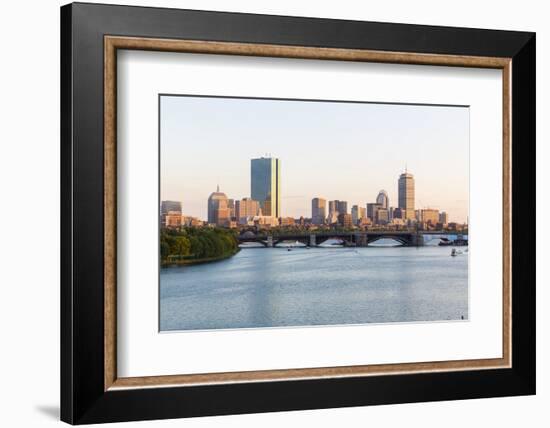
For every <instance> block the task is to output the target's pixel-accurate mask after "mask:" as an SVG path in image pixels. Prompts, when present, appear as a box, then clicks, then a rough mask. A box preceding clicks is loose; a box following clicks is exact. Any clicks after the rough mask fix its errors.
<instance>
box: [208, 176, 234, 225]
mask: <svg viewBox="0 0 550 428" xmlns="http://www.w3.org/2000/svg"><path fill="white" fill-rule="evenodd" d="M228 201H229V199H228V198H227V196H226V194H225V193H223V192H220V186H218V187H217V188H216V191H215V192H213V193H211V194H210V196H209V197H208V223H210V224H216V225H218V226H223V225H225V224H226V223H227V222H228V221H229V220H230V216H229V214H230V209H229V205H228Z"/></svg>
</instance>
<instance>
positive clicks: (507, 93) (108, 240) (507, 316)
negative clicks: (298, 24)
mask: <svg viewBox="0 0 550 428" xmlns="http://www.w3.org/2000/svg"><path fill="white" fill-rule="evenodd" d="M118 49H132V50H148V51H170V52H182V53H202V54H223V55H244V56H263V57H280V58H299V59H322V60H337V61H362V62H382V63H395V64H420V65H440V66H456V67H477V68H494V69H501V70H502V81H503V122H502V125H503V190H502V191H503V254H502V256H503V259H502V260H503V290H502V293H503V294H502V296H503V312H502V313H503V325H502V334H503V342H502V343H503V349H502V355H503V356H502V358H495V359H476V360H459V361H436V362H422V363H405V364H380V365H359V366H345V367H324V368H306V369H284V370H263V371H246V372H231V373H205V374H189V375H171V376H150V377H132V378H118V377H117V365H116V361H117V359H116V343H117V333H116V331H117V322H116V297H117V296H116V294H117V293H116V248H117V246H116V224H117V219H116V188H117V181H116V180H117V171H116V164H117V161H116V153H117V149H116V129H117V126H116V123H117V122H116V120H117V119H116V81H117V73H116V69H117V64H116V62H117V50H118ZM511 82H512V61H511V59H510V58H500V57H480V56H461V55H436V54H419V53H406V52H386V51H370V50H361V49H335V48H317V47H301V46H285V45H267V44H252V43H231V42H212V41H196V40H171V39H154V38H136V37H119V36H105V37H104V389H105V391H107V390H112V389H123V388H124V389H127V388H144V387H147V388H151V387H166V386H175V385H178V386H193V385H205V384H219V383H239V382H260V381H270V380H298V379H311V378H338V377H359V376H370V375H381V374H387V375H395V374H406V373H420V372H442V371H461V370H471V369H496V368H509V367H511V362H512V351H511V349H512V319H511V317H512V315H511V314H512V312H511V308H512V306H511V305H512V301H511V296H512V289H511V287H512V264H511V263H512V254H511V251H512V247H511V245H512V242H511V240H512V211H511V210H512V206H511V195H512V165H511V151H512V141H511V138H512V133H511V132H512V130H511V126H512V125H511V124H512V120H511V119H512V118H511V114H512V99H511V97H512V87H511Z"/></svg>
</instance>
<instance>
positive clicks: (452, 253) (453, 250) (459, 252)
mask: <svg viewBox="0 0 550 428" xmlns="http://www.w3.org/2000/svg"><path fill="white" fill-rule="evenodd" d="M460 254H463V253H462V251H460V250H457V249H456V248H453V249H452V250H451V256H452V257H456V256H458V255H460Z"/></svg>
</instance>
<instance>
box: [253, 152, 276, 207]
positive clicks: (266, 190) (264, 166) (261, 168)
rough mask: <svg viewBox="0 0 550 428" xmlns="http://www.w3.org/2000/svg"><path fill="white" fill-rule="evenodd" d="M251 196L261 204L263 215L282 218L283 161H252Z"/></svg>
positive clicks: (260, 159)
mask: <svg viewBox="0 0 550 428" xmlns="http://www.w3.org/2000/svg"><path fill="white" fill-rule="evenodd" d="M250 196H251V197H252V199H254V200H255V201H258V202H259V203H260V207H261V209H262V215H264V216H272V217H280V216H281V161H280V160H279V159H277V158H271V157H270V158H259V159H252V160H251V161H250Z"/></svg>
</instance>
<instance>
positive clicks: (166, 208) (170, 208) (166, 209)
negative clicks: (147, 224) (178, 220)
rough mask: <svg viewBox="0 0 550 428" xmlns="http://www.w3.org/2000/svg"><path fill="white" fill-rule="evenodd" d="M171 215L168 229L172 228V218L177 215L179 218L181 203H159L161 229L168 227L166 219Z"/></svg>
mask: <svg viewBox="0 0 550 428" xmlns="http://www.w3.org/2000/svg"><path fill="white" fill-rule="evenodd" d="M169 213H171V215H172V217H171V218H170V227H175V226H174V218H175V217H174V216H177V215H179V216H180V217H181V202H178V201H161V203H160V224H161V226H162V227H168V226H167V222H166V217H168V214H169Z"/></svg>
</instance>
